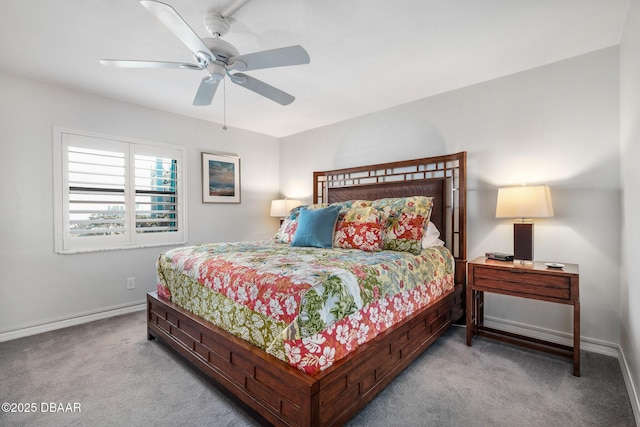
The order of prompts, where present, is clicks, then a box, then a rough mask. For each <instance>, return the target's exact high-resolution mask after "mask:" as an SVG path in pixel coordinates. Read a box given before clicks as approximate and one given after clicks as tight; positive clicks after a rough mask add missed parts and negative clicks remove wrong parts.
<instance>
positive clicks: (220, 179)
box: [202, 153, 240, 203]
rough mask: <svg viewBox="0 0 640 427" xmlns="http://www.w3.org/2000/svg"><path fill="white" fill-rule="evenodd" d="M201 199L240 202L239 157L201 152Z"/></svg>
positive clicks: (205, 201) (213, 201)
mask: <svg viewBox="0 0 640 427" xmlns="http://www.w3.org/2000/svg"><path fill="white" fill-rule="evenodd" d="M202 201H203V202H204V203H240V158H239V157H237V156H229V155H221V154H209V153H202Z"/></svg>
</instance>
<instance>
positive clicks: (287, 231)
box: [276, 206, 306, 243]
mask: <svg viewBox="0 0 640 427" xmlns="http://www.w3.org/2000/svg"><path fill="white" fill-rule="evenodd" d="M304 208H306V206H298V207H296V208H293V209H291V211H290V212H289V215H287V217H286V218H285V219H284V221H282V224H280V229H279V230H278V231H277V232H276V240H277V241H278V242H280V243H291V242H292V241H293V236H294V235H295V234H296V230H297V229H298V216H299V215H300V211H301V210H302V209H304Z"/></svg>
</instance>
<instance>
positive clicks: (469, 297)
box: [465, 284, 475, 346]
mask: <svg viewBox="0 0 640 427" xmlns="http://www.w3.org/2000/svg"><path fill="white" fill-rule="evenodd" d="M465 305H466V309H467V310H466V311H467V345H469V346H470V345H471V340H472V339H473V318H474V316H475V313H474V311H475V310H474V308H475V304H474V301H473V291H472V290H471V286H469V285H468V284H467V292H466V301H465Z"/></svg>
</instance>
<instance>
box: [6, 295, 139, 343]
mask: <svg viewBox="0 0 640 427" xmlns="http://www.w3.org/2000/svg"><path fill="white" fill-rule="evenodd" d="M146 307H147V305H146V303H145V302H144V301H142V302H139V303H135V304H134V305H125V306H117V307H110V308H106V309H104V310H100V311H93V312H90V313H85V314H81V315H78V316H74V317H70V318H65V319H60V320H56V321H52V322H47V323H43V324H40V325H36V326H29V327H26V328H21V329H15V330H12V331H7V332H1V333H0V342H4V341H9V340H14V339H17V338H23V337H28V336H30V335H36V334H41V333H43V332H49V331H53V330H56V329H62V328H68V327H69V326H75V325H80V324H82V323H88V322H93V321H94V320H100V319H106V318H108V317H113V316H119V315H121V314H128V313H134V312H136V311H142V310H145V309H146Z"/></svg>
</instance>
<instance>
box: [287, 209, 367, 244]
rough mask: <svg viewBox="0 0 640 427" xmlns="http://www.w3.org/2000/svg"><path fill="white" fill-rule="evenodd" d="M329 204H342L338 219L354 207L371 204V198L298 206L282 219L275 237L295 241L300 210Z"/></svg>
mask: <svg viewBox="0 0 640 427" xmlns="http://www.w3.org/2000/svg"><path fill="white" fill-rule="evenodd" d="M328 206H340V216H339V217H338V220H340V219H341V218H342V216H343V215H344V213H345V212H346V211H347V210H349V209H351V208H352V207H366V206H371V201H370V200H349V201H346V202H336V203H331V204H328V203H315V204H312V205H308V206H298V207H297V208H293V209H291V211H290V212H289V215H287V217H286V218H285V219H284V221H282V224H281V225H280V229H279V230H278V231H277V232H276V235H275V239H276V241H278V242H279V243H291V242H292V241H293V236H294V235H295V234H296V230H297V229H298V216H299V215H300V210H302V209H309V210H313V209H321V208H326V207H328Z"/></svg>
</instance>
